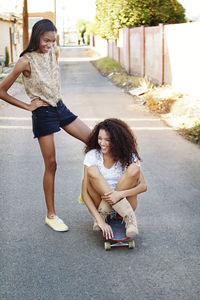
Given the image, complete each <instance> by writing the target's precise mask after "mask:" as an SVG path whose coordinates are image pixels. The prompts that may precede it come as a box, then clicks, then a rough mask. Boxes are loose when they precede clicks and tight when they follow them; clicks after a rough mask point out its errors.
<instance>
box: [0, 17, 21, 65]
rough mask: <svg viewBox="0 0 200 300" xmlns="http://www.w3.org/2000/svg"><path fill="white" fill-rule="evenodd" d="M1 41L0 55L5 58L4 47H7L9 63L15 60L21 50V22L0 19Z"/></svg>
mask: <svg viewBox="0 0 200 300" xmlns="http://www.w3.org/2000/svg"><path fill="white" fill-rule="evenodd" d="M0 31H1V43H0V56H1V57H4V58H5V47H6V46H7V47H8V50H9V55H10V63H11V62H16V61H17V60H18V58H19V55H20V53H21V52H22V44H23V40H22V24H21V23H16V24H14V22H13V21H9V20H3V19H0Z"/></svg>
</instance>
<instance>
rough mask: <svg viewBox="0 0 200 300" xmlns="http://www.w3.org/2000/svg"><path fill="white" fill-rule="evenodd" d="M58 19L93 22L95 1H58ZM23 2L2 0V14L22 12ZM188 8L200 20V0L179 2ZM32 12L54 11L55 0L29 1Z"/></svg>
mask: <svg viewBox="0 0 200 300" xmlns="http://www.w3.org/2000/svg"><path fill="white" fill-rule="evenodd" d="M56 1H57V19H58V20H60V19H62V15H63V14H65V16H67V19H68V21H69V22H73V23H74V22H76V20H77V19H85V20H88V21H92V20H93V19H94V15H95V2H96V1H95V0H56ZM22 2H23V0H7V1H5V0H0V13H1V12H6V11H7V12H11V11H15V12H21V10H22V9H21V8H22ZM179 2H180V3H181V4H182V5H183V6H184V7H185V8H186V15H187V17H188V18H190V19H191V18H194V19H197V18H198V19H199V20H200V0H179ZM28 10H29V11H30V12H38V11H39V12H41V11H53V10H54V0H28Z"/></svg>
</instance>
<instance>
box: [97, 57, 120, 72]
mask: <svg viewBox="0 0 200 300" xmlns="http://www.w3.org/2000/svg"><path fill="white" fill-rule="evenodd" d="M93 63H94V65H95V66H96V67H97V69H98V70H99V71H100V72H101V73H103V74H104V75H108V74H110V73H112V72H119V71H122V67H121V65H120V64H119V63H118V62H116V61H115V60H114V59H111V58H109V57H102V58H100V59H98V60H95V61H94V62H93Z"/></svg>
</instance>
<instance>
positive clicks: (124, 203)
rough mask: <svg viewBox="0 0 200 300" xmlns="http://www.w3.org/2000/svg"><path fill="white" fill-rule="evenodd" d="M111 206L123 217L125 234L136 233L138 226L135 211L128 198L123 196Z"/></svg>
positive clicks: (129, 235)
mask: <svg viewBox="0 0 200 300" xmlns="http://www.w3.org/2000/svg"><path fill="white" fill-rule="evenodd" d="M112 207H113V209H114V210H115V211H116V212H117V213H118V214H119V215H120V216H121V217H123V220H124V222H125V226H126V236H127V237H132V236H134V235H137V234H138V228H137V221H136V217H135V213H134V210H133V209H132V207H131V205H130V203H129V202H128V200H127V199H126V198H123V199H122V200H120V201H119V202H117V203H116V204H114V205H113V206H112Z"/></svg>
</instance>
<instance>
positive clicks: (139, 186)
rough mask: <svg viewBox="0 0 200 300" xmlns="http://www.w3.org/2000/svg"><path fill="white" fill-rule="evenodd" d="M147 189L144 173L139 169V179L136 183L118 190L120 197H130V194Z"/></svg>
mask: <svg viewBox="0 0 200 300" xmlns="http://www.w3.org/2000/svg"><path fill="white" fill-rule="evenodd" d="M146 191H147V185H146V182H145V179H144V175H143V174H142V171H140V179H139V181H138V184H137V185H136V186H135V187H134V188H132V189H129V190H124V191H120V193H121V198H125V197H130V196H137V195H138V194H141V193H144V192H146Z"/></svg>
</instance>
